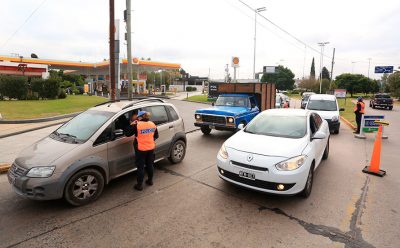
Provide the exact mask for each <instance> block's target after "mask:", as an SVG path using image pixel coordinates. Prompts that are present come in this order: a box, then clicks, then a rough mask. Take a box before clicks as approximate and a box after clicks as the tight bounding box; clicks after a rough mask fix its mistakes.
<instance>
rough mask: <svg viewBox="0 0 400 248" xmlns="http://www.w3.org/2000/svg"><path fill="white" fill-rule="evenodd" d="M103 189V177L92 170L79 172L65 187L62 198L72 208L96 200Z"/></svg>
mask: <svg viewBox="0 0 400 248" xmlns="http://www.w3.org/2000/svg"><path fill="white" fill-rule="evenodd" d="M103 188H104V178H103V175H102V174H101V173H100V172H99V171H97V170H94V169H86V170H82V171H79V172H78V173H76V174H75V175H73V176H72V177H71V178H70V179H69V181H68V183H67V186H66V187H65V191H64V198H65V200H66V201H67V202H68V203H70V204H71V205H74V206H81V205H84V204H87V203H89V202H92V201H94V200H96V199H97V198H98V197H99V196H100V195H101V193H102V191H103Z"/></svg>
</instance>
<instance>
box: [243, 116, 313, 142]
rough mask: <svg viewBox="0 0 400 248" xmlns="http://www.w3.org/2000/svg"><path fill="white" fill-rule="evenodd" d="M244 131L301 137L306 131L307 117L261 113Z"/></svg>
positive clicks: (285, 136)
mask: <svg viewBox="0 0 400 248" xmlns="http://www.w3.org/2000/svg"><path fill="white" fill-rule="evenodd" d="M244 131H245V132H247V133H254V134H261V135H267V136H276V137H284V138H302V137H304V135H305V134H306V132H307V119H306V117H304V116H274V115H266V114H261V115H259V116H257V117H256V118H255V119H254V120H253V121H251V122H250V123H249V124H248V125H247V127H246V128H245V130H244Z"/></svg>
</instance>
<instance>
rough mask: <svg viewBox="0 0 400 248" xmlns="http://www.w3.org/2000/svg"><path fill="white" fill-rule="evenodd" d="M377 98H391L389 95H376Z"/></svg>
mask: <svg viewBox="0 0 400 248" xmlns="http://www.w3.org/2000/svg"><path fill="white" fill-rule="evenodd" d="M375 97H376V98H390V96H389V95H375Z"/></svg>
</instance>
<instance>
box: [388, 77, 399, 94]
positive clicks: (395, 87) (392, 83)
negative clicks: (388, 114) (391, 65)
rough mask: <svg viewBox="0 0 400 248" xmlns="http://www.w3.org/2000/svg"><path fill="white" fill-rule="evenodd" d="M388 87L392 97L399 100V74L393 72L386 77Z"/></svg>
mask: <svg viewBox="0 0 400 248" xmlns="http://www.w3.org/2000/svg"><path fill="white" fill-rule="evenodd" d="M387 82H388V86H389V89H390V92H391V93H392V95H393V96H394V97H397V98H400V72H395V73H393V74H391V75H390V76H389V77H388V80H387Z"/></svg>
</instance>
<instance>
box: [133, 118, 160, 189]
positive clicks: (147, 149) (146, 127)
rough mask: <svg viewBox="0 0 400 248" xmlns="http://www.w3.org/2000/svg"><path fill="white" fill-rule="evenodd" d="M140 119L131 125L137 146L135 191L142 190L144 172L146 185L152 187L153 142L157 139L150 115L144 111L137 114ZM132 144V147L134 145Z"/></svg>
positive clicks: (155, 127) (156, 132) (156, 131)
mask: <svg viewBox="0 0 400 248" xmlns="http://www.w3.org/2000/svg"><path fill="white" fill-rule="evenodd" d="M138 118H140V120H139V121H137V123H135V124H133V126H132V127H133V133H134V135H135V137H136V138H135V141H134V142H136V144H137V154H136V161H137V164H136V166H137V184H136V185H135V186H134V188H135V189H136V190H139V191H140V190H143V180H144V170H145V169H146V172H147V180H146V184H147V185H149V186H151V185H153V171H154V168H153V164H154V149H155V147H156V143H155V140H156V139H158V130H157V126H156V125H155V124H154V123H153V122H152V121H150V120H149V119H150V114H149V113H148V112H145V111H140V112H139V113H138ZM136 144H134V146H135V145H136Z"/></svg>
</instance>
